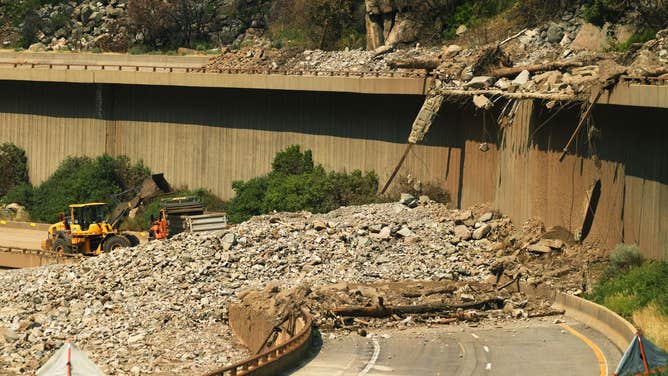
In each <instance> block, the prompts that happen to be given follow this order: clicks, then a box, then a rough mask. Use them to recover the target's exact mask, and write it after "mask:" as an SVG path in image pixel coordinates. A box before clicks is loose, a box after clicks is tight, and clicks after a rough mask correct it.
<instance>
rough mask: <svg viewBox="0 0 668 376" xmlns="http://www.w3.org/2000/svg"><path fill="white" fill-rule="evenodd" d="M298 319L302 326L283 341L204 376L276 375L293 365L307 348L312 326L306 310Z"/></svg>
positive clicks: (302, 311)
mask: <svg viewBox="0 0 668 376" xmlns="http://www.w3.org/2000/svg"><path fill="white" fill-rule="evenodd" d="M299 319H301V320H303V322H304V326H303V327H302V328H301V329H300V330H299V331H298V332H297V333H296V334H295V335H294V336H292V337H291V338H289V339H288V340H287V341H285V342H284V343H282V344H278V345H276V346H273V347H271V348H270V349H268V350H265V351H263V352H261V353H260V354H258V355H255V356H253V357H250V358H248V359H245V360H242V361H240V362H238V363H235V364H232V365H229V366H226V367H223V368H220V369H217V370H215V371H211V372H209V373H206V374H205V375H204V376H247V375H253V376H265V375H276V374H279V373H280V372H281V371H284V370H286V369H289V368H292V367H294V365H295V364H296V363H297V362H298V361H299V360H301V358H302V355H303V354H304V352H305V351H306V350H307V349H308V345H309V341H310V339H311V334H312V326H313V321H312V318H311V315H309V313H308V312H306V310H304V309H302V310H301V313H300V317H299Z"/></svg>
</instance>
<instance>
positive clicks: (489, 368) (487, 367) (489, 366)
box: [485, 363, 492, 371]
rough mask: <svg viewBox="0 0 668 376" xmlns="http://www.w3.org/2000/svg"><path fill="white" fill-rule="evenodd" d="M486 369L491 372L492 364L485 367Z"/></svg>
mask: <svg viewBox="0 0 668 376" xmlns="http://www.w3.org/2000/svg"><path fill="white" fill-rule="evenodd" d="M485 369H486V370H487V371H489V370H491V369H492V363H487V365H485Z"/></svg>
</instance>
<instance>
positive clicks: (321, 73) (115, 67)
mask: <svg viewBox="0 0 668 376" xmlns="http://www.w3.org/2000/svg"><path fill="white" fill-rule="evenodd" d="M0 66H6V67H10V68H17V69H18V68H29V69H52V70H84V71H110V72H111V71H116V72H119V71H120V72H156V73H158V72H160V73H208V74H264V75H274V76H280V75H284V76H317V77H360V78H369V77H371V78H373V77H392V78H425V77H427V76H428V75H429V74H428V73H427V72H426V71H425V70H410V71H384V70H377V71H352V70H323V69H271V68H223V69H212V68H207V67H176V66H156V65H132V64H85V63H40V62H0Z"/></svg>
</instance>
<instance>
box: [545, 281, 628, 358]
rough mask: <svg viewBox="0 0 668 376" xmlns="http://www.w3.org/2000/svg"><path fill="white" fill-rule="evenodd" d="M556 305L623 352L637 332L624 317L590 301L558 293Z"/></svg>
mask: <svg viewBox="0 0 668 376" xmlns="http://www.w3.org/2000/svg"><path fill="white" fill-rule="evenodd" d="M555 304H556V305H558V306H559V307H561V308H563V309H564V310H566V314H567V315H569V316H571V317H573V318H574V319H576V320H578V321H580V322H582V323H584V324H586V325H588V326H590V327H592V328H594V329H596V330H597V331H599V332H601V333H602V334H603V335H605V336H606V337H608V339H609V340H610V341H611V342H612V343H613V344H615V346H617V347H618V348H619V349H620V350H621V351H622V352H623V351H625V350H626V348H627V347H628V345H629V343H631V341H632V340H633V337H634V336H635V334H636V332H637V330H636V328H635V327H634V326H633V325H632V324H631V323H630V322H628V321H626V320H625V319H624V318H623V317H621V316H619V315H618V314H616V313H615V312H613V311H611V310H610V309H608V308H606V307H603V306H602V305H599V304H596V303H594V302H590V301H589V300H585V299H582V298H579V297H577V296H574V295H568V294H564V293H561V292H558V293H557V294H556V296H555Z"/></svg>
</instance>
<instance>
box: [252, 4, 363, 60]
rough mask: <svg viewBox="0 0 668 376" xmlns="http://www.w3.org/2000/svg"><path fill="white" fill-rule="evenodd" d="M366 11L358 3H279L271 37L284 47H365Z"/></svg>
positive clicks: (270, 17)
mask: <svg viewBox="0 0 668 376" xmlns="http://www.w3.org/2000/svg"><path fill="white" fill-rule="evenodd" d="M242 6H243V5H242ZM364 10H365V8H364V2H363V1H357V0H276V1H274V2H272V5H271V9H270V11H269V14H268V22H269V34H270V37H271V39H272V40H274V41H277V42H276V43H277V45H279V46H281V47H300V48H322V49H335V48H338V49H342V48H345V47H350V48H357V47H363V46H364V42H365V38H364V35H365V28H364Z"/></svg>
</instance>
